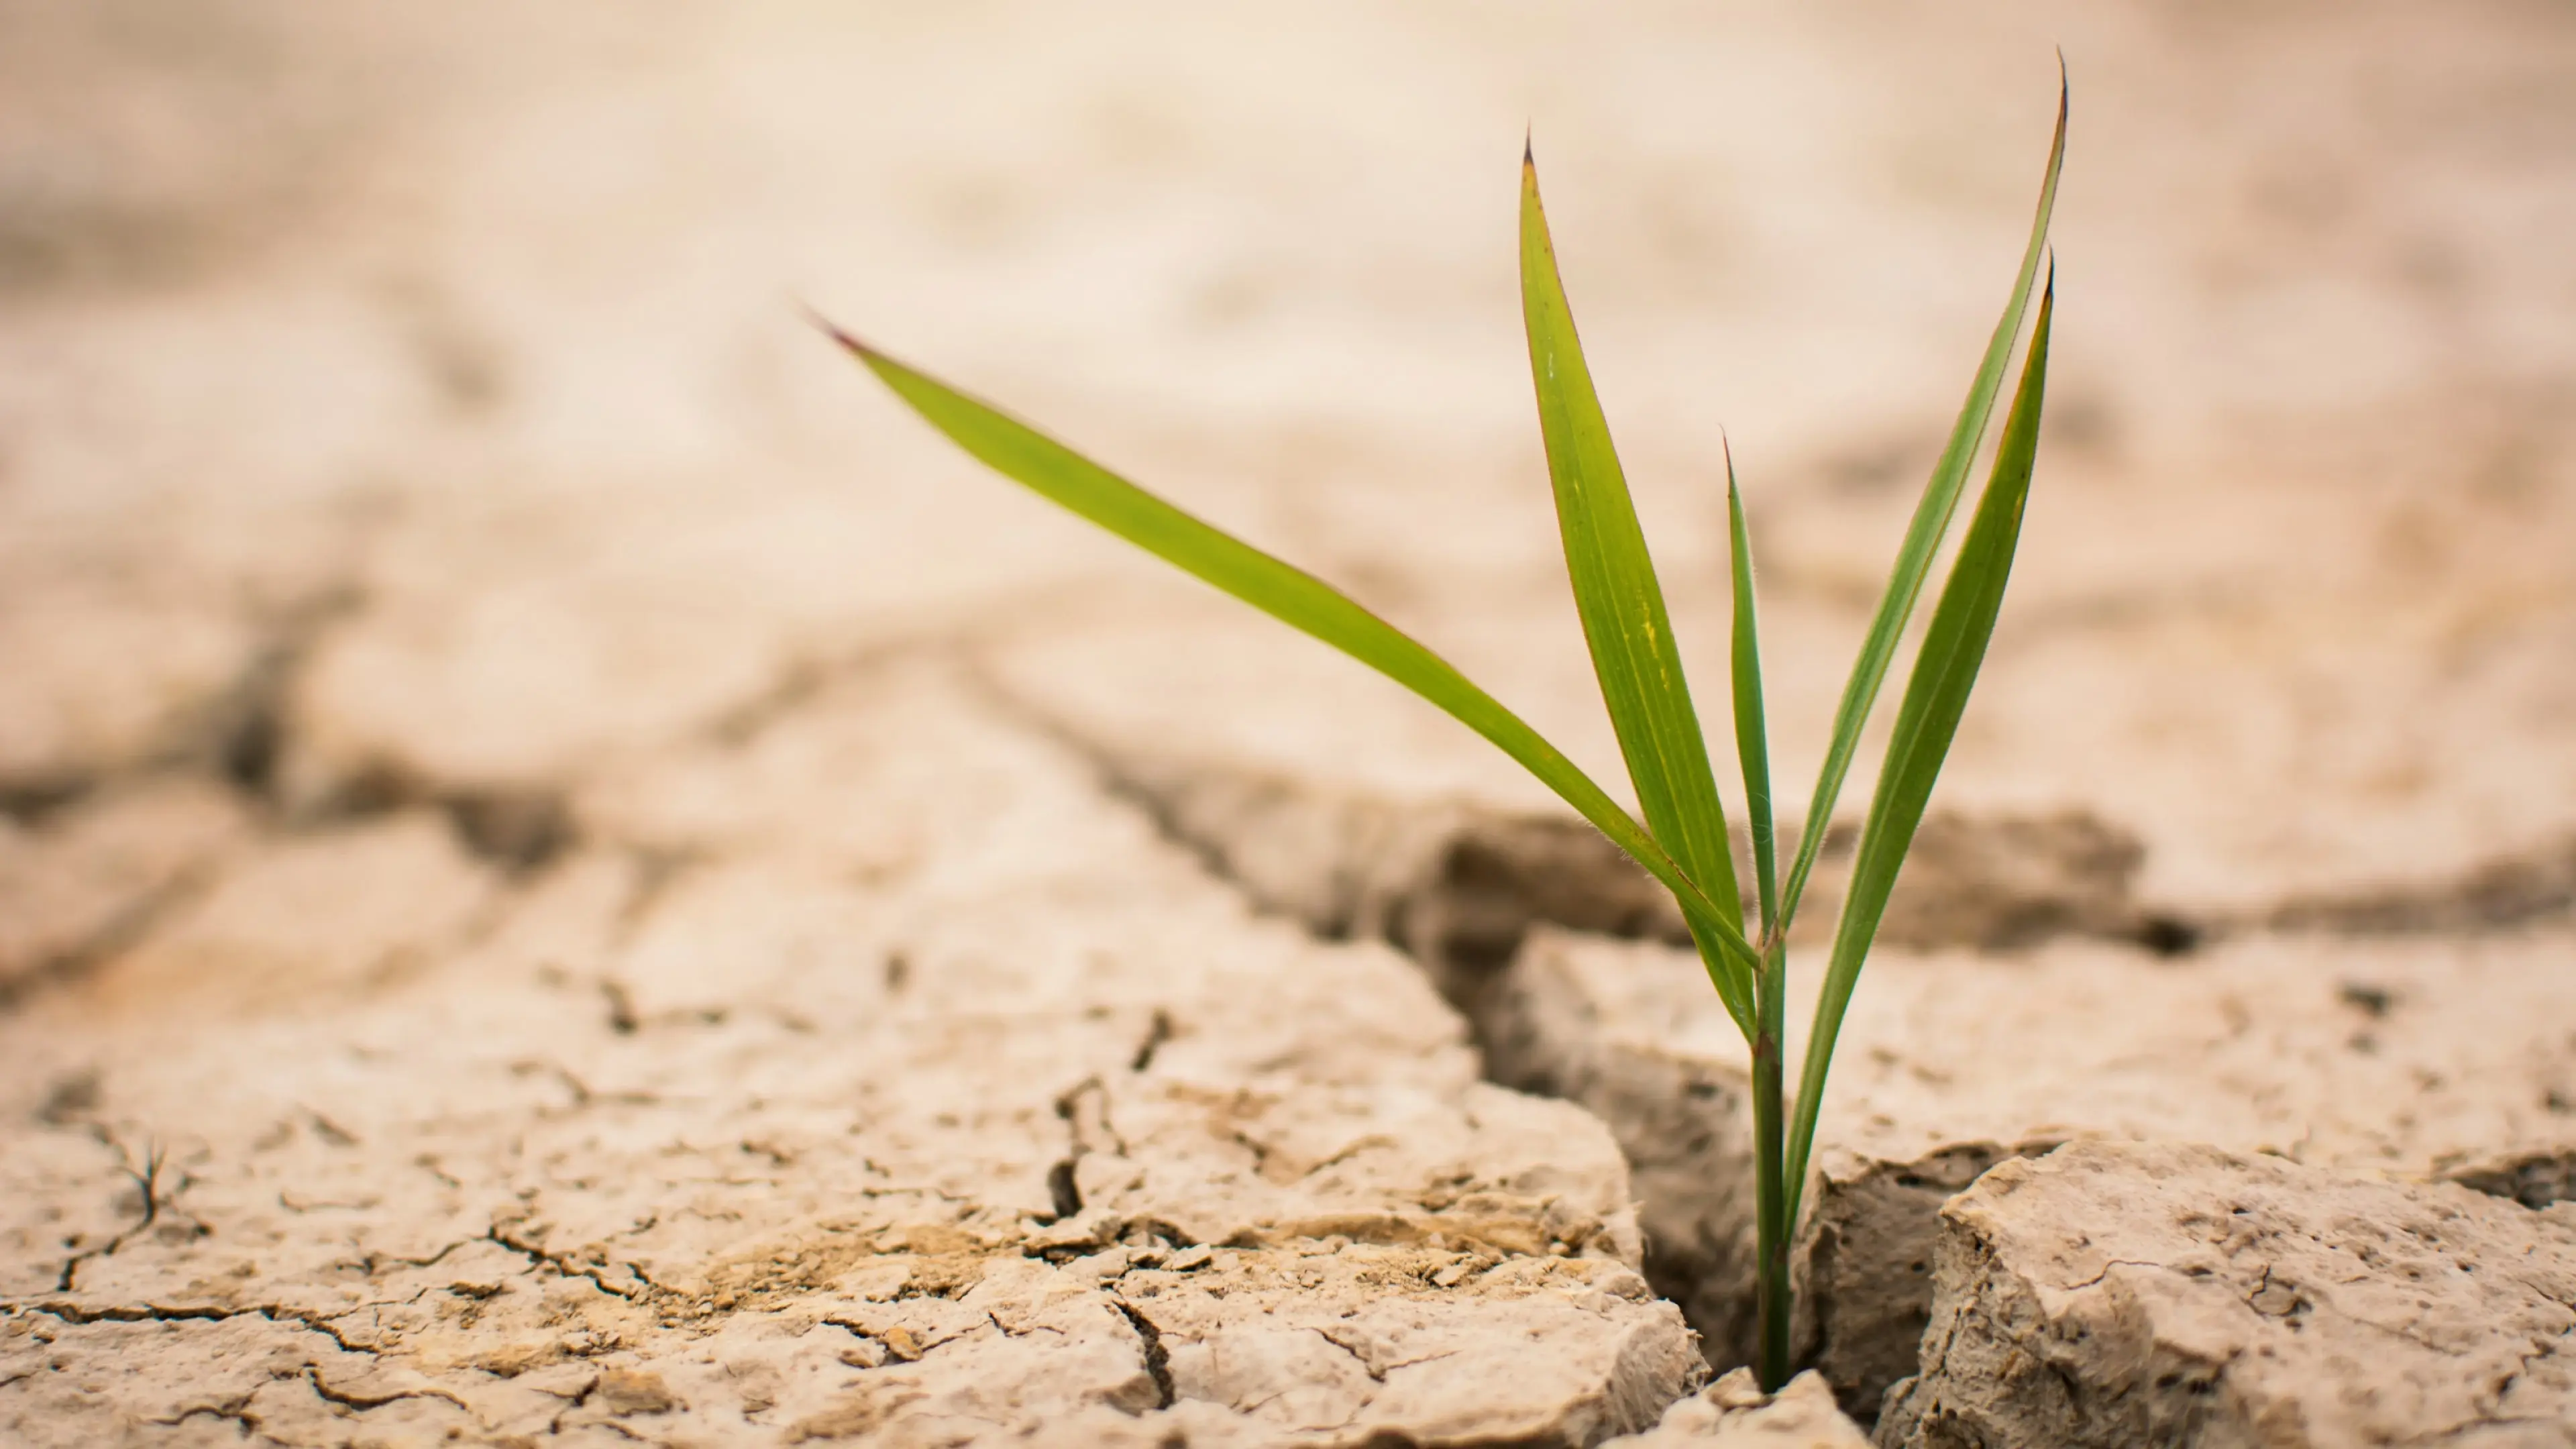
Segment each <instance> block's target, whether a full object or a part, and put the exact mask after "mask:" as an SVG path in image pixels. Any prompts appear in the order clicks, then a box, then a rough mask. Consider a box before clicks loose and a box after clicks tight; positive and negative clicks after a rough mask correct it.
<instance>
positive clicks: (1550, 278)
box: [1521, 151, 1760, 1037]
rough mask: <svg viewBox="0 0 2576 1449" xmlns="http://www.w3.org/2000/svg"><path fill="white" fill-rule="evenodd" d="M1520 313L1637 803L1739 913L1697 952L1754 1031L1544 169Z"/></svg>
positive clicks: (1668, 644) (1718, 811)
mask: <svg viewBox="0 0 2576 1449" xmlns="http://www.w3.org/2000/svg"><path fill="white" fill-rule="evenodd" d="M1521 310H1522V314H1523V318H1524V320H1525V321H1526V322H1527V323H1528V326H1529V349H1530V376H1531V380H1532V382H1533V383H1534V384H1535V386H1536V388H1537V392H1538V418H1539V431H1540V432H1541V434H1542V435H1544V437H1545V439H1546V442H1547V471H1548V476H1549V479H1550V480H1551V482H1552V483H1553V484H1554V485H1555V489H1556V519H1557V528H1558V531H1559V532H1560V533H1561V534H1562V535H1563V536H1564V540H1565V568H1566V572H1567V573H1568V574H1569V575H1570V576H1571V577H1572V579H1573V582H1574V603H1575V609H1576V611H1577V612H1578V613H1579V614H1580V615H1581V616H1582V619H1583V637H1584V641H1585V642H1586V643H1587V644H1589V645H1590V646H1591V649H1592V670H1593V673H1594V674H1595V675H1596V676H1598V678H1599V679H1600V682H1601V698H1602V702H1603V703H1604V704H1606V705H1608V706H1609V709H1610V723H1611V725H1612V727H1613V728H1614V729H1616V730H1617V732H1618V735H1619V750H1620V753H1621V754H1623V755H1624V756H1626V758H1627V761H1628V778H1629V780H1630V781H1631V782H1632V783H1634V784H1635V786H1636V788H1637V803H1638V805H1639V806H1640V807H1641V808H1642V809H1643V811H1644V814H1645V817H1646V828H1647V829H1648V830H1650V831H1652V832H1653V833H1654V836H1655V839H1656V840H1657V841H1659V842H1661V843H1662V844H1663V846H1664V848H1665V849H1666V850H1669V851H1671V852H1672V855H1673V858H1674V859H1675V860H1677V861H1679V862H1681V866H1682V869H1683V870H1684V871H1685V872H1687V873H1688V874H1689V876H1690V878H1691V879H1693V880H1695V881H1699V882H1702V883H1703V884H1704V886H1705V887H1706V889H1707V891H1708V893H1709V895H1710V896H1712V897H1713V898H1715V900H1716V901H1717V903H1718V905H1719V907H1720V908H1721V909H1723V910H1726V911H1727V913H1728V914H1727V915H1726V916H1725V917H1724V918H1722V919H1721V921H1720V922H1718V924H1725V925H1731V926H1732V927H1733V934H1734V940H1733V942H1729V941H1728V940H1727V939H1726V938H1725V936H1724V935H1722V934H1719V933H1715V932H1711V931H1709V930H1707V929H1706V928H1705V926H1703V924H1702V923H1700V922H1698V921H1693V922H1692V934H1693V935H1694V937H1696V938H1697V939H1698V941H1699V945H1700V955H1701V958H1702V960H1703V961H1704V962H1705V963H1706V964H1707V966H1708V971H1709V978H1710V980H1711V981H1712V982H1713V983H1714V984H1715V985H1716V987H1717V991H1718V995H1719V996H1720V997H1721V998H1722V999H1723V1000H1724V1001H1725V1002H1726V1006H1727V1010H1728V1011H1730V1012H1731V1013H1733V1014H1734V1016H1735V1019H1736V1023H1737V1025H1739V1026H1741V1027H1742V1028H1744V1031H1745V1034H1746V1035H1747V1036H1748V1037H1750V1036H1751V1035H1752V1032H1753V1010H1754V1001H1753V978H1754V977H1755V976H1756V975H1757V974H1758V973H1759V971H1760V966H1759V965H1758V963H1757V962H1756V960H1755V958H1754V957H1753V955H1752V953H1751V952H1750V951H1748V950H1743V949H1742V942H1743V920H1744V906H1743V900H1742V898H1741V897H1740V896H1739V895H1738V894H1737V891H1736V884H1735V863H1734V859H1733V856H1732V854H1731V851H1730V848H1729V844H1728V841H1727V835H1726V814H1725V811H1724V810H1723V808H1722V807H1720V805H1719V804H1718V798H1717V781H1716V778H1715V777H1714V775H1713V774H1712V773H1711V771H1710V769H1709V759H1708V745H1707V743H1706V741H1705V740H1703V739H1702V738H1701V736H1700V728H1699V716H1698V714H1697V713H1696V712H1695V711H1694V710H1693V709H1692V708H1691V697H1690V685H1689V683H1688V681H1687V680H1685V679H1684V678H1683V675H1682V664H1681V654H1680V650H1679V649H1678V648H1676V647H1675V644H1674V641H1673V625H1672V619H1671V617H1670V616H1669V615H1668V614H1667V613H1666V611H1665V609H1664V593H1663V589H1662V587H1661V586H1660V585H1658V584H1657V582H1656V580H1655V565H1654V560H1653V559H1652V558H1650V557H1649V556H1648V555H1647V552H1646V536H1645V534H1644V532H1643V531H1642V530H1640V529H1639V528H1638V526H1637V510H1636V506H1635V504H1634V503H1633V502H1632V501H1631V500H1630V498H1629V496H1628V482H1627V479H1626V477H1625V476H1624V475H1623V474H1622V473H1621V472H1620V469H1619V455H1618V454H1617V452H1616V451H1614V450H1613V449H1612V447H1611V445H1610V424H1609V422H1608V420H1607V419H1605V418H1604V417H1603V416H1602V414H1601V399H1600V397H1599V395H1598V394H1597V393H1595V392H1594V391H1593V387H1592V372H1591V369H1590V368H1588V367H1586V366H1585V365H1584V361H1583V344H1582V343H1581V341H1580V340H1578V339H1577V338H1576V336H1575V332H1574V314H1573V311H1572V309H1571V308H1570V307H1569V306H1568V304H1567V302H1566V299H1565V286H1564V283H1563V281H1562V280H1561V279H1560V278H1559V276H1558V275H1557V268H1556V248H1555V246H1554V245H1553V244H1552V243H1551V242H1550V241H1549V240H1548V233H1547V213H1546V211H1545V210H1544V209H1543V208H1542V207H1541V206H1540V204H1539V195H1538V167H1537V166H1536V165H1535V164H1534V163H1533V162H1532V161H1531V160H1530V158H1529V155H1528V153H1527V152H1526V151H1524V152H1523V153H1522V159H1521Z"/></svg>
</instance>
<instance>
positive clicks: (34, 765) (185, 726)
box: [0, 561, 263, 805]
mask: <svg viewBox="0 0 2576 1449" xmlns="http://www.w3.org/2000/svg"><path fill="white" fill-rule="evenodd" d="M22 562H23V561H22ZM205 592H206V593H208V594H212V593H214V592H215V591H214V590H212V589H207V590H205ZM262 645H263V640H262V639H261V637H260V633H259V631H258V630H257V629H255V628H253V627H252V626H251V624H250V622H249V621H248V620H247V619H246V618H244V617H242V616H241V615H240V613H239V611H238V610H236V609H234V608H232V607H230V605H229V601H225V600H221V599H219V598H218V599H210V598H206V597H192V596H190V595H189V591H187V590H186V589H178V590H171V589H166V588H159V587H155V586H153V585H151V584H148V583H146V584H139V585H136V586H133V587H131V588H129V589H121V590H119V589H109V588H106V587H103V586H102V585H100V584H95V583H89V582H84V581H77V580H73V581H64V580H60V579H47V580H41V581H39V582H38V583H37V584H34V585H31V584H29V583H28V582H26V581H25V580H23V579H22V580H20V581H19V582H18V584H17V586H16V587H13V588H10V589H7V590H6V591H0V658H6V659H8V660H9V669H8V671H7V672H6V674H5V676H0V805H5V804H11V803H15V802H22V801H23V802H33V803H38V804H43V803H49V802H51V801H54V800H57V799H60V798H64V797H66V796H69V795H73V794H77V793H78V792H80V791H81V790H83V789H85V788H87V787H88V786H90V785H93V784H95V783H97V782H98V781H100V780H103V779H106V778H109V777H111V776H114V775H117V774H121V773H124V772H128V771H132V770H135V769H137V768H139V767H142V766H145V765H149V764H152V763H155V762H157V761H160V760H162V759H165V758H169V757H172V756H176V755H181V754H187V753H192V752H195V751H196V750H197V749H198V748H199V746H200V745H201V743H202V742H201V741H199V740H198V739H196V738H195V737H196V736H197V735H198V734H200V733H202V731H203V728H204V727H205V726H207V725H209V724H210V723H213V721H212V718H211V716H212V715H213V714H214V713H215V712H216V711H217V708H218V706H219V704H220V702H221V701H222V698H223V696H224V695H225V694H226V693H227V692H228V691H230V690H231V689H232V688H233V687H234V686H235V684H236V683H237V682H238V681H239V680H240V679H241V678H242V677H243V676H244V675H245V674H246V673H248V672H249V671H250V670H251V668H252V667H253V665H254V663H255V662H256V661H257V659H258V657H259V654H260V650H261V648H262Z"/></svg>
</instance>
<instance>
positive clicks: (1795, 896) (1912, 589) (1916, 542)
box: [1779, 70, 2066, 937]
mask: <svg viewBox="0 0 2576 1449" xmlns="http://www.w3.org/2000/svg"><path fill="white" fill-rule="evenodd" d="M2065 159H2066V87H2065V77H2064V74H2063V72H2062V70H2061V72H2060V75H2059V80H2058V92H2057V133H2056V136H2055V138H2054V139H2053V140H2052V141H2051V142H2050V143H2049V148H2048V172H2047V176H2046V179H2045V180H2043V181H2042V182H2041V183H2040V188H2039V212H2038V215H2037V216H2035V217H2033V218H2032V220H2031V224H2030V245H2029V247H2028V248H2027V249H2026V250H2025V251H2024V252H2023V253H2022V262H2021V277H2020V279H2019V280H2018V281H2016V282H2015V283H2014V284H2013V291H2012V300H2011V301H2010V302H2008V303H2006V304H2005V306H2004V315H2003V320H2001V321H1999V322H1997V323H1996V324H1995V335H1994V337H1993V339H1992V340H1991V341H1989V342H1988V343H1987V344H1986V355H1985V358H1984V359H1983V360H1982V361H1981V362H1979V363H1978V364H1977V377H1976V381H1975V382H1974V383H1972V384H1971V385H1970V386H1969V388H1968V401H1967V403H1966V405H1965V406H1963V407H1962V408H1960V410H1959V420H1958V423H1957V424H1956V425H1955V426H1953V427H1952V428H1951V430H1950V440H1949V442H1948V443H1947V444H1945V445H1944V446H1943V447H1942V449H1941V460H1940V462H1938V463H1937V464H1935V465H1934V466H1933V469H1932V477H1931V478H1930V480H1929V481H1927V482H1926V483H1925V484H1924V486H1923V498H1922V501H1921V502H1919V503H1917V504H1916V505H1915V508H1914V519H1913V521H1912V522H1911V523H1908V524H1907V525H1906V528H1905V541H1904V543H1903V544H1902V545H1900V546H1899V547H1898V549H1897V553H1896V568H1895V570H1894V572H1893V573H1892V574H1890V575H1889V577H1888V580H1887V592H1886V594H1885V595H1884V596H1882V597H1881V598H1880V599H1879V602H1878V613H1877V615H1876V616H1875V617H1873V618H1872V619H1871V620H1870V624H1869V633H1868V635H1867V636H1866V637H1864V638H1863V640H1862V641H1861V648H1860V657H1859V658H1858V659H1856V660H1854V661H1853V663H1852V672H1851V680H1850V682H1849V683H1847V684H1845V685H1844V686H1843V697H1842V702H1841V703H1840V704H1839V705H1837V706H1836V707H1835V709H1834V729H1833V734H1832V736H1831V737H1830V739H1829V741H1828V743H1827V745H1826V748H1825V765H1824V769H1823V770H1822V771H1821V772H1819V773H1818V774H1817V776H1816V793H1815V798H1814V799H1813V800H1812V801H1810V802H1809V804H1808V806H1807V822H1806V828H1805V829H1804V830H1803V831H1802V832H1801V833H1800V835H1799V839H1798V854H1797V857H1796V858H1795V860H1793V861H1792V862H1791V864H1790V866H1789V881H1788V885H1787V887H1786V889H1785V890H1784V891H1783V892H1782V895H1781V901H1780V926H1779V932H1780V934H1781V935H1782V936H1784V937H1785V936H1786V935H1787V934H1788V930H1789V922H1790V921H1791V920H1794V919H1795V918H1796V916H1797V914H1798V902H1799V899H1800V897H1802V896H1803V895H1805V893H1806V889H1807V875H1808V873H1809V872H1810V871H1812V870H1813V869H1815V864H1816V856H1817V854H1818V853H1819V852H1820V851H1822V850H1823V849H1824V844H1825V831H1826V828H1827V827H1828V826H1830V825H1831V824H1832V823H1833V813H1834V803H1835V801H1836V800H1838V799H1840V798H1841V796H1842V790H1843V778H1844V777H1845V776H1846V775H1848V774H1850V773H1851V763H1852V755H1853V754H1854V753H1855V752H1856V751H1857V750H1858V749H1859V748H1860V734H1861V728H1862V727H1863V726H1864V725H1866V724H1867V723H1868V722H1869V712H1870V709H1871V707H1872V706H1874V705H1876V704H1877V703H1878V690H1879V686H1880V685H1881V684H1882V683H1884V682H1885V681H1886V679H1887V667H1888V665H1889V663H1890V662H1891V661H1892V660H1893V659H1894V658H1895V655H1896V645H1897V641H1898V639H1899V638H1900V637H1901V636H1902V635H1903V634H1904V632H1905V623H1906V620H1908V619H1909V618H1911V617H1912V616H1913V613H1914V604H1915V601H1916V599H1917V598H1918V597H1919V596H1920V595H1921V594H1922V592H1923V580H1924V578H1925V577H1926V576H1927V575H1928V574H1929V573H1930V572H1931V569H1932V556H1933V555H1934V554H1935V553H1937V552H1938V551H1939V550H1940V547H1941V536H1942V535H1943V534H1945V533H1947V532H1948V531H1949V528H1950V516H1951V514H1952V513H1953V512H1955V511H1956V510H1957V509H1958V506H1959V494H1960V491H1961V489H1962V487H1963V486H1964V485H1965V484H1966V481H1967V477H1968V465H1969V464H1970V463H1972V462H1974V461H1975V459H1976V455H1977V446H1978V444H1979V443H1980V442H1981V441H1983V440H1984V438H1985V435H1986V423H1987V420H1988V419H1989V418H1990V417H1992V415H1993V413H1994V407H1995V399H1996V397H1997V396H1998V395H1999V394H2000V393H2001V392H2002V390H2003V382H2004V372H2005V369H2007V368H2008V367H2009V366H2010V365H2011V363H2012V344H2013V339H2014V338H2015V337H2017V336H2019V335H2020V334H2021V323H2022V315H2023V312H2024V310H2025V309H2026V308H2027V307H2028V305H2029V303H2030V290H2031V286H2032V284H2033V283H2035V282H2036V281H2037V280H2038V278H2039V259H2040V253H2041V251H2042V250H2043V249H2044V248H2045V246H2046V244H2047V240H2048V221H2049V215H2050V213H2051V212H2053V211H2055V210H2056V208H2057V172H2058V167H2059V165H2060V163H2062V162H2063V161H2064V160H2065Z"/></svg>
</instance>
